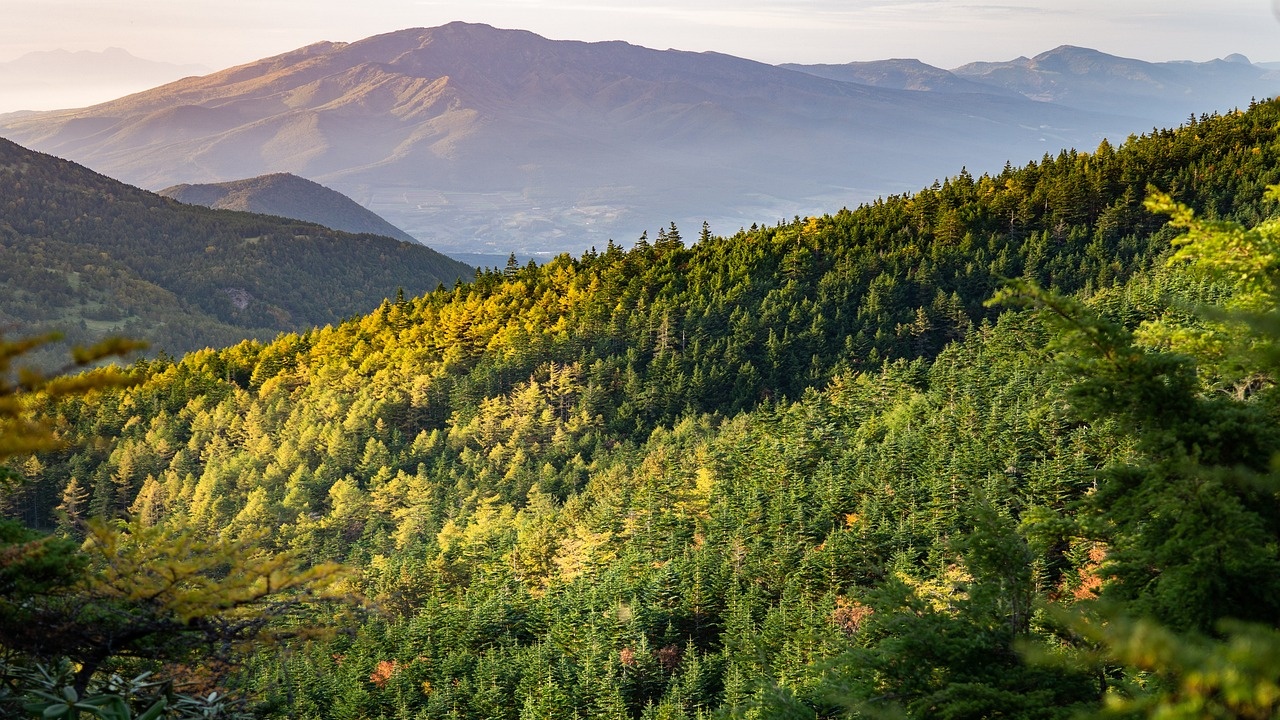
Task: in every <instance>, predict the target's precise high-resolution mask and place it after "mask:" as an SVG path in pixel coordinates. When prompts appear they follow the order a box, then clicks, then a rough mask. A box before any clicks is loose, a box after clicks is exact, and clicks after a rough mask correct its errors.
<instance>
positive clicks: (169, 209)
mask: <svg viewBox="0 0 1280 720" xmlns="http://www.w3.org/2000/svg"><path fill="white" fill-rule="evenodd" d="M0 208H3V212H2V213H0V327H3V328H5V330H6V331H14V332H16V333H17V334H18V335H30V334H33V333H37V332H41V331H44V330H48V329H55V330H60V331H63V332H65V333H66V334H67V336H68V338H69V339H70V340H72V341H74V342H81V343H87V342H91V341H93V340H95V339H97V338H99V337H101V336H102V335H104V334H113V333H123V334H126V335H128V336H130V337H134V338H139V339H145V340H148V341H150V342H151V343H152V344H153V347H154V349H155V350H165V351H168V352H170V353H175V354H177V353H183V352H187V351H190V350H194V349H198V348H202V347H206V346H220V345H227V344H232V343H235V342H238V341H240V340H242V339H244V338H246V337H263V338H269V337H274V336H275V335H276V334H277V333H279V332H281V331H286V330H305V329H307V328H311V327H314V326H317V325H325V324H328V323H335V322H338V321H340V320H342V319H344V318H347V317H350V316H352V315H356V314H359V313H365V312H369V311H370V310H372V309H374V308H376V307H377V306H378V304H379V303H381V302H382V301H383V300H384V299H386V298H392V297H395V295H396V293H397V290H398V289H400V288H403V290H404V292H405V293H406V294H409V295H416V294H420V293H422V292H425V291H427V290H431V289H434V288H436V287H437V286H438V285H440V284H441V283H444V284H446V285H452V284H453V283H454V282H455V281H456V280H458V279H459V278H463V279H470V278H471V277H473V276H474V269H473V268H471V267H470V266H467V265H464V264H463V263H459V262H456V261H454V260H450V259H449V258H446V257H444V256H442V255H440V254H439V253H437V252H435V251H433V250H431V249H429V248H426V247H423V246H422V245H420V244H418V243H410V242H401V241H398V240H394V239H391V238H388V237H381V236H377V235H368V234H364V235H352V234H348V233H342V232H337V231H334V230H329V229H327V228H324V227H321V226H319V225H315V224H311V223H304V222H299V221H295V220H286V219H284V218H280V217H271V216H267V215H255V214H250V213H243V212H232V211H228V210H211V209H208V208H204V207H199V206H195V205H184V204H182V203H179V202H176V201H174V200H171V199H169V198H165V197H161V196H159V195H156V194H154V193H150V192H146V191H144V190H139V189H138V188H135V187H131V186H129V185H125V184H123V183H121V182H118V181H116V180H112V179H110V178H107V177H104V176H102V175H99V174H97V173H94V172H92V171H90V170H88V169H86V168H84V167H81V166H79V165H76V164H74V163H70V162H67V161H65V160H59V159H57V158H54V157H50V156H48V155H44V154H42V153H37V152H33V151H31V150H28V149H26V148H23V147H21V146H19V145H16V144H14V143H11V142H8V141H5V140H0Z"/></svg>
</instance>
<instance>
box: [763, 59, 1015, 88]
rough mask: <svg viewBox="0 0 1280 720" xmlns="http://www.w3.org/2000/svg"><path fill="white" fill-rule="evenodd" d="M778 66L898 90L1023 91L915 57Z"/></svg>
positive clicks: (833, 78)
mask: <svg viewBox="0 0 1280 720" xmlns="http://www.w3.org/2000/svg"><path fill="white" fill-rule="evenodd" d="M779 67H784V68H787V69H788V70H797V71H799V72H803V73H808V74H810V75H816V76H818V77H824V78H828V79H830V80H840V81H843V82H853V83H858V84H860V85H874V86H875V87H883V88H893V89H895V90H919V91H924V92H941V93H985V94H995V95H1006V96H1009V95H1020V93H1018V92H1016V91H1014V90H1006V89H1004V88H1000V87H997V86H992V85H989V84H985V83H979V82H973V81H971V80H965V79H963V78H960V77H958V76H956V75H955V74H953V73H951V72H949V71H947V70H943V69H942V68H938V67H934V66H932V65H928V64H925V63H922V62H920V61H919V60H913V59H901V58H895V59H893V60H873V61H871V62H851V63H846V64H843V65H798V64H795V63H788V64H785V65H780V66H779Z"/></svg>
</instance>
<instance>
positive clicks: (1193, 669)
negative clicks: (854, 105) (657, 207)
mask: <svg viewBox="0 0 1280 720" xmlns="http://www.w3.org/2000/svg"><path fill="white" fill-rule="evenodd" d="M1277 133H1280V105H1278V104H1276V103H1261V104H1255V105H1254V106H1252V107H1250V108H1249V109H1248V110H1247V111H1244V112H1236V113H1230V114H1227V115H1222V116H1217V115H1215V116H1203V117H1200V118H1193V121H1192V122H1188V123H1187V124H1186V125H1184V126H1183V127H1181V128H1178V129H1176V130H1163V131H1153V132H1152V133H1150V134H1148V135H1143V136H1141V137H1132V138H1130V139H1129V140H1128V141H1126V142H1125V143H1123V144H1121V145H1118V146H1112V145H1111V144H1110V143H1103V144H1102V145H1101V146H1100V147H1098V148H1097V149H1096V151H1094V152H1088V153H1086V152H1076V151H1064V152H1062V153H1060V154H1058V155H1046V156H1045V157H1043V158H1042V159H1041V160H1038V161H1036V162H1033V163H1028V164H1027V165H1025V166H1022V167H1017V168H1015V167H1012V166H1008V167H1006V169H1005V170H1004V171H1003V172H1001V173H998V174H995V175H984V176H981V177H976V178H975V177H972V176H971V175H970V174H968V173H967V172H964V171H961V172H960V173H958V174H957V175H956V176H955V177H952V178H948V179H946V180H945V181H940V182H938V183H935V184H934V185H933V186H932V187H929V188H926V189H923V190H921V191H920V192H918V193H914V194H909V195H902V196H895V197H890V198H885V199H882V200H879V201H877V202H875V203H872V204H869V205H866V206H863V207H859V208H857V209H853V210H848V209H846V210H841V211H839V212H837V213H834V214H831V215H826V216H823V217H811V218H798V219H796V220H795V221H793V222H789V223H781V224H778V225H775V226H769V227H754V228H752V229H749V230H748V229H744V230H742V231H740V232H738V233H735V234H733V235H730V236H725V237H720V236H714V235H712V234H711V233H710V231H709V229H707V230H705V231H704V233H703V234H702V236H701V237H700V239H699V240H698V242H696V243H692V244H690V245H688V246H686V244H685V241H684V239H683V237H682V236H681V231H680V230H679V229H677V228H675V227H674V226H672V227H669V228H664V229H663V231H662V232H661V233H659V235H658V236H657V237H656V238H655V239H654V240H652V241H651V240H650V239H649V238H647V237H645V238H643V239H641V240H640V241H638V242H636V243H635V245H634V246H633V247H631V248H630V249H624V248H622V247H620V246H618V245H615V244H613V243H610V244H609V245H608V246H607V247H606V248H604V249H603V250H600V251H592V252H590V253H587V254H585V255H584V256H583V257H581V258H577V259H574V258H570V257H568V256H561V257H559V258H556V259H555V260H553V261H551V262H549V263H547V264H545V265H542V266H536V265H529V266H526V267H519V266H515V265H514V264H513V265H512V267H509V268H508V269H507V270H506V271H489V272H484V273H481V274H480V275H478V276H477V277H476V279H475V281H474V282H472V283H469V284H462V285H458V286H456V287H454V288H452V289H439V290H436V291H435V292H431V293H427V294H425V295H421V296H418V297H408V298H405V297H400V298H397V299H396V300H394V301H392V300H387V301H385V302H383V303H382V305H381V306H380V307H378V309H376V310H375V311H374V312H372V313H370V314H368V315H365V316H362V317H356V318H352V319H350V320H347V321H344V322H341V323H338V324H335V325H331V326H327V327H324V328H317V329H312V330H308V331H305V332H300V333H292V334H282V335H280V336H279V337H277V338H276V339H275V340H273V341H270V342H262V341H245V342H241V343H239V344H237V345H234V346H231V347H228V348H225V349H222V350H216V351H215V350H202V351H197V352H193V353H190V354H188V355H185V356H183V357H181V358H167V357H161V358H156V359H148V360H141V361H138V362H136V363H134V364H133V365H132V366H130V367H129V368H128V369H127V372H128V374H129V377H130V378H131V379H132V382H133V384H132V385H131V386H129V387H121V388H102V389H97V390H94V391H93V392H92V393H91V394H89V395H86V396H83V397H79V396H77V397H67V398H55V397H33V398H32V399H31V403H32V404H31V405H30V409H31V412H32V414H33V416H34V417H35V418H37V419H39V420H40V421H41V422H42V423H44V424H45V426H46V427H48V428H50V429H51V431H52V432H55V433H56V434H57V437H58V438H59V439H60V440H62V441H63V443H64V444H62V445H61V446H60V447H58V448H54V449H51V450H47V451H44V452H41V453H38V454H33V455H27V454H20V455H15V456H14V457H13V458H11V459H10V462H9V467H11V468H12V469H13V471H14V472H15V473H17V474H19V475H21V476H22V478H23V482H22V484H21V485H20V487H19V488H18V489H17V490H16V491H15V492H13V493H10V494H9V496H8V498H7V507H6V512H7V513H8V514H9V515H10V516H12V517H14V518H16V519H19V520H21V521H22V522H24V523H25V524H26V525H27V526H28V527H30V528H35V529H37V530H41V531H44V532H48V533H52V534H54V535H55V536H57V537H62V538H70V539H75V540H81V539H83V537H84V535H85V532H86V528H87V527H93V526H92V525H91V524H90V523H92V522H94V521H93V520H92V519H93V518H104V519H111V518H123V517H127V518H129V519H130V520H129V521H130V522H131V523H134V524H135V525H136V527H137V528H138V532H144V531H154V532H161V533H164V532H178V533H181V532H189V533H193V534H194V535H195V536H197V537H216V538H218V539H219V541H222V542H228V543H251V544H252V547H254V548H257V549H259V550H260V551H261V552H263V553H279V554H285V555H287V556H288V557H290V558H296V559H297V561H298V562H299V563H301V566H302V567H310V568H319V567H325V565H324V564H325V563H330V562H341V563H344V564H345V565H346V566H347V567H349V568H351V569H352V574H351V575H350V577H347V578H345V579H344V581H343V582H344V585H343V587H342V590H343V591H344V592H346V591H349V592H350V593H352V594H353V595H354V594H359V595H361V596H363V597H366V598H368V599H369V600H370V602H371V603H372V606H373V608H374V610H373V611H371V612H370V613H369V614H368V615H364V616H362V617H360V618H359V619H356V620H352V621H351V622H352V625H350V629H351V630H352V632H350V633H339V634H336V635H333V636H331V637H327V638H319V639H313V640H311V641H309V642H302V641H301V640H299V641H297V642H294V643H286V644H285V645H284V646H282V648H283V649H282V650H281V651H280V652H273V653H261V654H255V655H251V656H248V657H241V658H238V663H237V664H236V665H235V666H234V667H228V668H226V672H225V674H223V675H222V676H220V678H219V682H221V683H225V685H223V687H225V688H229V689H232V690H234V691H235V692H237V693H240V694H241V696H243V697H245V698H247V699H251V701H252V702H253V703H254V711H255V712H256V713H258V714H259V715H261V716H278V717H317V718H321V717H334V718H341V717H396V718H415V717H489V718H510V719H512V720H516V719H521V720H523V719H525V718H544V717H546V718H553V717H554V718H563V717H584V718H585V717H608V718H699V717H712V716H713V715H715V714H716V713H720V712H723V713H728V714H732V715H739V716H743V717H765V716H769V717H773V716H784V714H785V716H793V717H844V716H851V717H863V716H869V715H870V716H874V715H876V714H879V713H889V714H892V713H899V714H904V715H906V716H908V717H922V718H923V717H929V718H934V717H951V718H967V717H974V718H976V717H991V716H997V715H999V716H1008V717H1035V718H1054V717H1063V718H1065V717H1071V716H1073V714H1074V713H1078V712H1087V713H1100V712H1102V711H1103V710H1104V709H1105V710H1107V711H1108V712H1114V713H1117V714H1120V715H1121V716H1123V715H1124V713H1130V715H1132V714H1134V713H1136V714H1139V715H1141V714H1144V713H1145V714H1149V715H1155V714H1158V713H1166V715H1163V716H1165V717H1205V716H1209V717H1235V716H1239V717H1271V716H1272V715H1273V714H1274V713H1275V711H1276V707H1275V703H1276V697H1277V696H1276V695H1275V693H1274V687H1275V677H1276V674H1277V668H1278V667H1280V664H1278V663H1277V662H1276V661H1275V658H1276V652H1277V650H1278V649H1280V645H1277V643H1276V641H1275V638H1276V627H1277V622H1278V621H1280V618H1278V617H1277V612H1278V611H1280V606H1277V598H1280V592H1277V590H1280V588H1275V587H1272V586H1273V585H1274V584H1275V581H1276V578H1280V573H1277V572H1276V571H1277V569H1280V568H1277V567H1276V565H1277V563H1278V562H1280V558H1277V556H1276V552H1277V547H1280V524H1278V523H1280V514H1278V513H1277V511H1276V507H1277V505H1276V502H1275V500H1276V490H1277V485H1276V479H1275V477H1274V473H1275V471H1274V469H1273V467H1274V466H1273V459H1274V458H1275V457H1276V453H1277V451H1280V437H1278V436H1277V433H1276V432H1275V429H1274V428H1275V427H1277V425H1276V422H1275V421H1276V410H1277V409H1276V406H1275V389H1274V382H1273V380H1272V378H1273V376H1274V372H1275V366H1276V363H1277V362H1278V359H1277V354H1276V346H1275V343H1274V340H1273V338H1274V337H1276V335H1275V332H1274V329H1275V326H1274V323H1275V312H1276V307H1277V303H1278V302H1280V295H1277V287H1280V275H1277V273H1278V272H1280V249H1278V248H1277V246H1276V233H1277V225H1276V221H1275V220H1274V219H1272V218H1273V217H1274V214H1275V208H1276V199H1277V198H1276V194H1275V192H1272V193H1270V194H1268V192H1267V190H1266V188H1267V186H1268V185H1276V184H1277V183H1280V157H1278V155H1280V135H1278V134H1277ZM1153 188H1156V189H1160V190H1162V191H1164V192H1165V193H1167V196H1161V195H1156V194H1153V193H1152V189H1153ZM1147 198H1151V202H1149V203H1147V204H1145V205H1144V201H1145V200H1146V199H1147ZM1170 217H1172V219H1173V220H1174V222H1173V224H1172V225H1169V223H1168V220H1169V219H1170ZM993 297H994V298H996V302H994V303H993V302H991V301H992V298H993ZM112 663H116V664H115V665H111V667H112V668H117V669H118V670H119V671H121V672H123V671H126V670H127V671H133V670H139V671H141V670H144V669H151V668H152V666H151V665H148V664H147V663H146V662H145V661H138V660H133V659H130V658H116V659H113V660H112ZM155 669H156V670H158V671H162V670H163V668H161V667H155ZM1268 683H1270V684H1268Z"/></svg>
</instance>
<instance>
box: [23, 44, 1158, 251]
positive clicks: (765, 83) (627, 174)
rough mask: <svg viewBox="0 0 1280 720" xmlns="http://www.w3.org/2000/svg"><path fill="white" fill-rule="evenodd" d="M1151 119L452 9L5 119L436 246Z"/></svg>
mask: <svg viewBox="0 0 1280 720" xmlns="http://www.w3.org/2000/svg"><path fill="white" fill-rule="evenodd" d="M1144 125H1145V123H1142V122H1139V121H1135V120H1126V119H1123V118H1119V117H1116V116H1108V115H1103V114H1099V113H1096V112H1081V111H1078V110H1073V109H1069V108H1064V107H1059V106H1054V105H1050V104H1046V103H1037V102H1031V101H1029V100H1026V99H1025V98H1022V97H1018V96H1008V97H1001V96H997V95H995V94H940V93H921V92H908V91H905V90H898V89H893V88H881V87H870V86H866V85H857V84H853V83H849V82H841V81H838V80H831V79H827V78H819V77H815V76H813V75H809V74H805V73H800V72H795V71H792V70H787V69H784V68H779V67H775V66H771V65H766V64H763V63H758V62H753V61H750V60H744V59H741V58H736V57H731V56H727V55H720V54H715V53H692V52H679V51H674V50H667V51H657V50H650V49H646V48H642V47H636V46H634V45H629V44H627V43H623V42H602V43H584V42H567V41H552V40H547V39H545V38H542V37H539V36H537V35H534V34H533V33H529V32H524V31H515V30H498V29H495V28H492V27H489V26H486V25H470V24H464V23H452V24H449V25H445V26H443V27H438V28H426V29H424V28H417V29H411V30H402V31H398V32H393V33H388V34H385V35H379V36H375V37H371V38H368V39H365V40H361V41H359V42H354V43H349V44H348V43H332V42H324V43H317V44H314V45H310V46H307V47H304V48H301V49H298V50H295V51H292V52H289V53H285V54H283V55H279V56H276V57H272V58H267V59H264V60H260V61H258V62H254V63H250V64H247V65H242V66H239V67H235V68H231V69H228V70H224V71H221V72H217V73H214V74H211V75H207V76H204V77H198V78H187V79H184V80H181V81H178V82H175V83H171V84H169V85H165V86H162V87H159V88H156V89H153V90H150V91H147V92H143V93H139V94H136V95H131V96H129V97H125V98H121V99H119V100H116V101H113V102H108V103H104V104H102V105H98V106H95V107H92V108H86V109H83V110H76V111H66V112H57V113H38V114H30V115H22V116H11V117H9V118H0V134H3V135H6V136H8V137H11V138H13V139H15V140H18V141H20V142H22V143H24V144H27V145H29V146H31V147H35V148H37V149H40V150H42V151H45V152H50V153H54V154H58V155H62V156H65V157H69V158H72V159H74V160H76V161H78V162H82V163H85V164H87V165H89V166H91V167H93V168H95V169H96V170H98V171H100V172H104V173H107V174H109V175H112V176H115V177H119V178H121V179H124V180H126V181H128V182H132V183H136V184H140V185H142V186H144V187H149V188H163V187H168V186H170V185H174V184H177V183H208V182H224V181H227V180H232V179H236V178H244V177H251V176H255V175H262V174H267V173H274V172H290V173H295V174H299V175H303V176H305V177H309V178H312V179H314V180H316V181H319V182H322V183H324V184H325V185H327V186H329V187H331V188H333V189H335V190H338V191H340V192H342V193H344V194H346V195H348V196H350V197H351V198H353V199H355V200H356V201H357V202H358V203H360V204H361V205H363V206H365V207H368V208H370V209H371V210H373V211H374V212H377V213H378V214H379V215H381V216H383V217H385V218H386V219H387V220H389V221H390V222H392V223H394V224H395V225H397V226H399V227H401V228H404V229H405V230H406V231H408V232H409V233H410V234H412V235H414V236H415V237H417V238H419V239H420V240H422V241H424V242H427V243H429V244H431V245H432V246H433V247H437V248H439V249H441V250H445V251H453V252H458V251H464V252H465V251H470V252H497V253H502V254H504V255H505V253H506V252H507V251H510V250H515V251H517V252H522V251H523V252H530V251H540V250H541V251H545V250H571V251H580V250H583V249H585V248H586V247H588V246H590V245H597V246H603V245H604V244H605V242H606V241H607V239H609V238H615V239H618V240H622V241H626V240H627V239H629V238H633V237H635V236H636V235H638V234H639V233H640V231H641V230H644V229H646V228H648V229H655V228H657V227H659V226H665V225H666V224H667V222H668V221H671V220H675V221H676V222H678V223H679V224H681V225H685V226H692V227H696V226H697V225H698V224H700V223H701V222H702V220H704V219H706V220H709V221H710V222H711V223H712V225H713V227H714V228H715V229H717V230H725V231H730V230H734V229H736V228H737V227H738V226H740V225H750V224H751V223H752V222H755V221H765V222H771V221H776V220H778V219H780V218H783V217H790V216H791V215H793V214H808V213H812V212H818V211H825V210H828V209H830V208H832V207H839V206H840V205H842V204H852V203H855V202H859V201H862V200H868V199H871V198H873V197H875V196H877V195H881V194H886V193H891V192H899V191H906V190H909V189H911V188H915V187H919V186H920V185H921V184H927V183H928V182H930V181H932V180H933V179H934V178H937V177H942V176H944V175H949V174H954V173H955V172H957V171H958V170H959V169H960V167H961V166H963V165H968V167H969V169H970V170H971V171H975V172H976V171H982V170H986V169H998V168H999V167H1000V166H1002V165H1003V164H1004V162H1005V160H1007V159H1012V160H1014V161H1017V162H1021V161H1024V160H1026V159H1029V158H1038V157H1040V156H1041V155H1042V154H1043V153H1045V152H1054V153H1056V152H1057V151H1058V150H1059V149H1060V148H1062V147H1070V146H1075V147H1081V148H1086V149H1092V148H1093V147H1095V146H1096V145H1097V143H1098V141H1099V140H1100V139H1101V138H1102V137H1103V136H1107V135H1109V136H1111V137H1124V136H1126V135H1128V134H1129V133H1131V132H1133V131H1135V130H1142V129H1144V127H1143V126H1144Z"/></svg>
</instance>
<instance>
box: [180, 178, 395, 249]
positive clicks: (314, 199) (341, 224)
mask: <svg viewBox="0 0 1280 720" xmlns="http://www.w3.org/2000/svg"><path fill="white" fill-rule="evenodd" d="M160 194H161V195H164V196H165V197H171V198H173V199H174V200H177V201H178V202H184V203H190V204H192V205H204V206H206V207H211V208H215V209H218V210H241V211H244V212H255V213H263V214H265V215H279V216H280V217H287V218H293V219H295V220H306V221H307V222H313V223H317V224H319V225H324V226H325V227H327V228H333V229H334V230H342V231H343V232H349V233H370V234H373V235H385V236H387V237H392V238H395V239H397V240H403V241H405V242H417V240H416V239H415V238H414V237H413V236H412V235H410V234H409V233H407V232H405V231H403V230H401V229H400V228H398V227H396V226H395V225H392V224H391V223H389V222H387V221H386V220H383V219H382V218H381V217H379V216H378V215H377V214H376V213H374V212H371V211H369V210H367V209H365V208H363V207H361V206H360V205H359V204H358V203H356V202H355V201H354V200H352V199H351V198H349V197H347V196H346V195H343V194H342V193H340V192H337V191H336V190H330V189H329V188H327V187H325V186H323V185H321V184H320V183H315V182H312V181H310V180H307V179H306V178H300V177H298V176H297V175H291V174H289V173H273V174H271V175H260V176H258V177H255V178H249V179H247V180H233V181H231V182H225V183H210V184H201V185H186V184H184V185H174V186H173V187H168V188H165V189H164V190H161V191H160Z"/></svg>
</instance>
